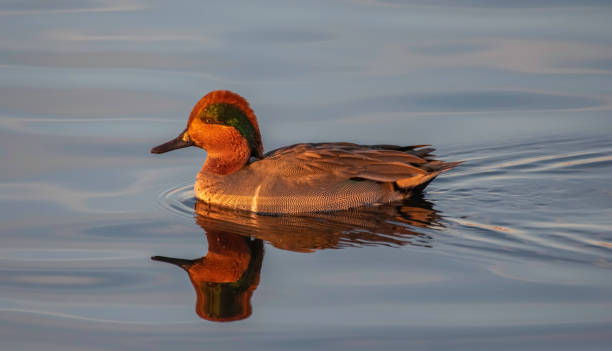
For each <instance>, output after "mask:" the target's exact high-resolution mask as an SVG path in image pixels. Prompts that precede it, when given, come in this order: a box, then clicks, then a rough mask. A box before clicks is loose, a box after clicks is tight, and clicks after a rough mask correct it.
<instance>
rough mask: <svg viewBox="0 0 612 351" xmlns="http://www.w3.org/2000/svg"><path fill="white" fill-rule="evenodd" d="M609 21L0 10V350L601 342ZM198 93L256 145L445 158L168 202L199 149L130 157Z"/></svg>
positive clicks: (349, 5) (604, 331)
mask: <svg viewBox="0 0 612 351" xmlns="http://www.w3.org/2000/svg"><path fill="white" fill-rule="evenodd" d="M611 15H612V7H611V6H609V4H608V2H607V1H596V0H593V1H581V2H578V1H576V2H573V1H558V2H552V1H529V2H527V1H514V2H502V1H487V2H484V1H414V2H403V1H377V0H372V1H366V0H364V1H357V0H355V1H348V0H347V1H333V2H329V1H326V2H308V3H303V2H295V3H288V2H284V1H282V2H268V3H266V4H265V5H264V4H261V3H259V4H254V3H251V2H244V3H233V4H232V5H231V6H230V5H229V4H219V3H212V2H211V3H204V2H196V1H193V2H182V3H181V4H180V5H175V4H170V3H164V2H159V1H110V0H109V1H94V0H91V1H59V2H47V1H37V0H34V1H25V2H19V1H8V2H2V3H0V160H1V161H2V162H1V164H2V168H1V171H0V210H1V211H0V221H1V222H0V223H1V226H0V240H1V243H2V244H1V245H0V349H2V350H34V349H37V348H45V349H46V350H82V349H89V350H152V349H153V350H167V349H173V350H191V349H238V348H246V347H248V348H249V349H255V350H270V349H279V350H286V349H313V348H315V347H316V348H323V349H334V350H343V349H349V348H350V349H363V350H372V349H387V350H406V349H411V350H431V349H445V350H448V349H452V350H476V349H483V350H491V349H502V350H503V349H508V350H515V349H519V348H520V349H533V350H549V349H550V350H553V349H554V350H606V349H609V347H610V345H611V344H612V229H611V228H612V181H611V176H610V175H611V174H612V138H611V137H610V135H611V132H612V79H610V77H611V73H612V37H611V36H610V35H609V33H611V32H612V25H610V21H609V19H610V16H611ZM213 89H232V90H235V91H238V92H240V93H241V94H242V95H244V96H245V97H246V98H247V99H249V101H251V105H252V107H253V108H254V110H255V112H256V114H257V115H258V117H259V121H260V122H259V123H260V127H261V129H262V134H263V139H264V144H265V147H266V149H267V150H272V149H273V148H276V147H280V146H283V145H286V144H290V143H296V142H301V141H352V142H358V143H393V144H421V143H424V144H433V145H434V146H435V147H436V148H437V149H438V151H437V155H438V156H440V157H441V158H443V159H445V160H448V161H456V160H465V161H466V162H465V163H464V164H463V165H461V166H460V167H458V168H457V169H455V170H453V171H452V172H449V173H446V174H444V175H442V176H440V177H439V179H437V180H436V181H434V182H433V183H432V184H431V185H430V186H429V187H428V189H427V191H426V192H425V194H424V195H423V196H422V198H418V199H414V200H410V201H406V202H403V203H395V204H390V205H387V206H383V207H378V208H366V209H359V210H352V211H346V212H342V213H336V214H318V215H304V216H296V217H283V216H281V217H269V216H256V215H247V214H240V213H232V212H229V211H224V210H221V209H216V208H210V207H208V206H207V205H205V204H201V203H196V201H195V199H194V196H193V193H192V191H191V185H192V184H193V180H194V177H195V174H196V172H197V171H198V170H199V168H200V166H201V164H202V162H203V160H204V158H205V155H206V154H205V152H203V151H202V150H199V149H193V148H192V149H183V150H180V151H175V152H173V153H170V154H167V155H163V156H161V157H160V156H153V155H150V154H149V153H148V150H149V149H150V148H151V147H152V146H154V145H157V144H159V143H160V142H163V141H165V140H167V139H169V138H170V137H174V136H175V135H176V134H178V132H179V131H181V130H182V129H183V128H184V125H185V121H186V117H187V115H188V113H189V112H190V110H191V107H192V106H193V104H194V103H195V102H196V101H197V100H198V99H199V98H200V97H201V96H202V95H204V94H205V93H206V92H208V91H210V90H213ZM151 257H154V259H151ZM204 257H206V259H202V258H204ZM220 277H221V278H220ZM220 279H221V280H223V282H219V280H220ZM213 281H217V283H213Z"/></svg>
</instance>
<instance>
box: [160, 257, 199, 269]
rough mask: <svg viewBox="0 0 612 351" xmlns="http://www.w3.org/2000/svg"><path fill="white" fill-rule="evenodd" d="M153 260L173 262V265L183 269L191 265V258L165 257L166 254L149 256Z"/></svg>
mask: <svg viewBox="0 0 612 351" xmlns="http://www.w3.org/2000/svg"><path fill="white" fill-rule="evenodd" d="M151 259H152V260H153V261H160V262H166V263H170V264H173V265H175V266H178V267H181V268H183V269H184V270H188V269H189V267H191V266H193V260H185V259H182V258H174V257H166V256H153V257H151Z"/></svg>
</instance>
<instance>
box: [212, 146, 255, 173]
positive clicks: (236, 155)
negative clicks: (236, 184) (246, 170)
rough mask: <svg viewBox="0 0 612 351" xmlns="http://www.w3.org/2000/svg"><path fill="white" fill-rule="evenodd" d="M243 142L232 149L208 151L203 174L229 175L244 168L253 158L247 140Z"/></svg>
mask: <svg viewBox="0 0 612 351" xmlns="http://www.w3.org/2000/svg"><path fill="white" fill-rule="evenodd" d="M241 141H242V142H238V143H236V144H235V145H232V146H231V147H226V148H222V149H212V150H207V152H208V156H207V157H206V162H204V166H202V172H210V173H215V174H219V175H228V174H232V173H234V172H236V171H238V170H239V169H241V168H242V167H244V165H245V164H246V163H247V162H248V161H249V157H251V151H250V150H249V146H248V144H247V142H246V140H244V139H242V140H241Z"/></svg>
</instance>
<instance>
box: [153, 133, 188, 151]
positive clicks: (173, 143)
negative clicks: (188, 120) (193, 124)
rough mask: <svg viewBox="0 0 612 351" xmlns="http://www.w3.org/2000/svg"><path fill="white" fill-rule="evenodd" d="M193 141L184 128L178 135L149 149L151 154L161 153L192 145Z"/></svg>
mask: <svg viewBox="0 0 612 351" xmlns="http://www.w3.org/2000/svg"><path fill="white" fill-rule="evenodd" d="M193 145H194V143H193V141H191V138H190V137H189V134H187V129H185V130H184V131H183V132H182V133H181V134H180V135H179V136H177V137H176V138H174V139H172V140H170V141H169V142H167V143H163V144H161V145H157V146H156V147H154V148H152V149H151V153H152V154H163V153H164V152H168V151H172V150H176V149H182V148H184V147H188V146H193Z"/></svg>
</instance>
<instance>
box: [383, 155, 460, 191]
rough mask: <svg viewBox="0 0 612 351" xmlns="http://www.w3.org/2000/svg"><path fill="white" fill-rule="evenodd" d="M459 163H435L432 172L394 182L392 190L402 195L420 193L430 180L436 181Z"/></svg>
mask: <svg viewBox="0 0 612 351" xmlns="http://www.w3.org/2000/svg"><path fill="white" fill-rule="evenodd" d="M462 163H463V161H459V162H442V161H437V162H436V163H435V164H434V165H431V168H433V169H432V172H431V173H428V174H424V175H419V176H413V177H410V178H405V179H400V180H397V181H395V182H394V184H393V185H394V188H395V190H396V191H399V192H401V193H404V194H408V193H410V194H416V193H420V192H422V191H423V190H424V189H425V188H426V187H427V185H429V183H431V181H432V180H434V179H436V177H437V176H438V175H440V173H442V172H446V171H449V170H451V169H453V168H455V167H457V166H459V165H460V164H462Z"/></svg>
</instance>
